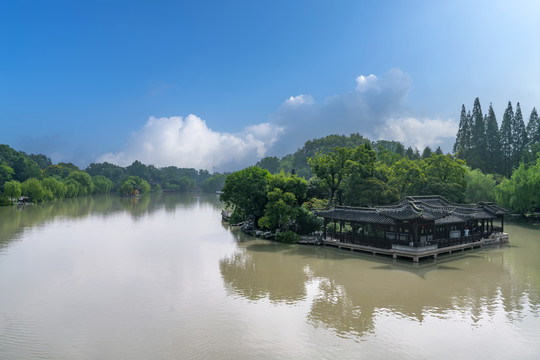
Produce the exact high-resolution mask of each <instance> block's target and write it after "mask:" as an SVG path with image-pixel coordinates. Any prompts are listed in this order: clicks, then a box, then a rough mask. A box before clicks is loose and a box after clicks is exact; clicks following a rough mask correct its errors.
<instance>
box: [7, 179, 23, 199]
mask: <svg viewBox="0 0 540 360" xmlns="http://www.w3.org/2000/svg"><path fill="white" fill-rule="evenodd" d="M4 194H5V195H6V196H8V197H9V198H10V199H11V200H17V199H19V198H20V197H21V183H20V182H18V181H17V180H10V181H7V182H6V183H5V184H4Z"/></svg>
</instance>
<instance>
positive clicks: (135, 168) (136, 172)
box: [126, 160, 150, 180]
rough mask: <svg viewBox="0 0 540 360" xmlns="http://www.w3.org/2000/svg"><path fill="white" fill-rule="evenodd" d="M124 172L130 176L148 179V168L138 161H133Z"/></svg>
mask: <svg viewBox="0 0 540 360" xmlns="http://www.w3.org/2000/svg"><path fill="white" fill-rule="evenodd" d="M126 170H127V172H128V174H129V175H130V176H138V177H140V178H141V179H144V180H149V179H150V171H149V170H148V167H147V166H146V165H144V164H143V163H141V162H140V161H139V160H135V161H134V162H133V163H132V164H131V165H129V166H128V167H126Z"/></svg>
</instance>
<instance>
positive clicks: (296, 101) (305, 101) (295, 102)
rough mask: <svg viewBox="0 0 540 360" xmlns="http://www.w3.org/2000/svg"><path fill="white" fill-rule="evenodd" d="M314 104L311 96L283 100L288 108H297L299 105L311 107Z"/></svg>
mask: <svg viewBox="0 0 540 360" xmlns="http://www.w3.org/2000/svg"><path fill="white" fill-rule="evenodd" d="M314 102H315V100H314V99H313V97H312V96H311V95H304V94H302V95H298V96H291V97H290V98H288V99H287V100H285V104H287V105H289V106H299V105H311V104H313V103H314Z"/></svg>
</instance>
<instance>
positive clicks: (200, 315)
mask: <svg viewBox="0 0 540 360" xmlns="http://www.w3.org/2000/svg"><path fill="white" fill-rule="evenodd" d="M221 208H222V205H221V204H220V203H219V201H218V199H217V198H216V197H215V196H213V195H212V196H205V195H195V194H156V195H152V196H148V197H142V198H140V199H122V198H117V197H94V198H83V199H73V200H66V201H62V202H56V203H47V204H43V205H38V206H27V207H25V208H23V209H18V208H17V207H9V208H7V207H2V208H0V359H33V358H38V359H286V358H288V359H293V358H294V359H336V358H339V359H400V360H402V359H478V358H484V359H538V358H540V309H539V304H540V230H538V228H536V229H535V228H534V227H526V226H518V225H508V226H507V227H506V231H507V232H508V233H509V234H510V241H511V245H510V246H508V247H501V248H496V247H495V248H484V249H480V250H474V251H465V252H463V253H460V254H456V255H450V256H441V257H439V259H438V260H437V261H436V262H434V261H433V260H427V261H422V262H421V263H420V264H419V265H415V264H413V263H412V262H411V261H407V260H399V261H397V262H394V261H392V259H388V258H385V257H374V256H371V255H362V254H358V253H350V252H347V251H344V250H338V249H334V248H325V247H315V246H301V245H285V244H278V243H274V242H269V241H264V240H258V239H254V238H250V237H247V236H245V235H244V234H242V233H240V232H239V231H238V230H236V229H230V228H229V227H228V226H227V225H225V224H222V222H221V216H220V211H221Z"/></svg>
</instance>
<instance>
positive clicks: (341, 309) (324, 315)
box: [308, 279, 374, 336]
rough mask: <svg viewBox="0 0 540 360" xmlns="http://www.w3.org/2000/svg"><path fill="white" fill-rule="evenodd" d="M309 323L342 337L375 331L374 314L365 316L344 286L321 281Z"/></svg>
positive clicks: (329, 281)
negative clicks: (332, 331)
mask: <svg viewBox="0 0 540 360" xmlns="http://www.w3.org/2000/svg"><path fill="white" fill-rule="evenodd" d="M318 285H319V293H318V295H317V296H316V297H315V299H314V300H313V304H312V306H311V312H310V313H309V315H308V321H309V322H310V323H312V324H313V325H315V326H323V327H325V328H329V329H331V330H334V331H335V332H336V333H338V334H339V335H340V336H351V335H352V336H362V335H364V334H365V333H366V332H370V331H373V330H374V326H373V314H371V313H368V314H364V313H363V312H362V310H361V309H360V308H358V307H356V306H355V305H354V304H353V303H352V302H351V299H350V298H349V297H348V296H347V294H346V291H345V289H344V288H343V286H341V285H338V284H336V282H335V281H332V280H328V279H321V281H320V282H319V284H318Z"/></svg>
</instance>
